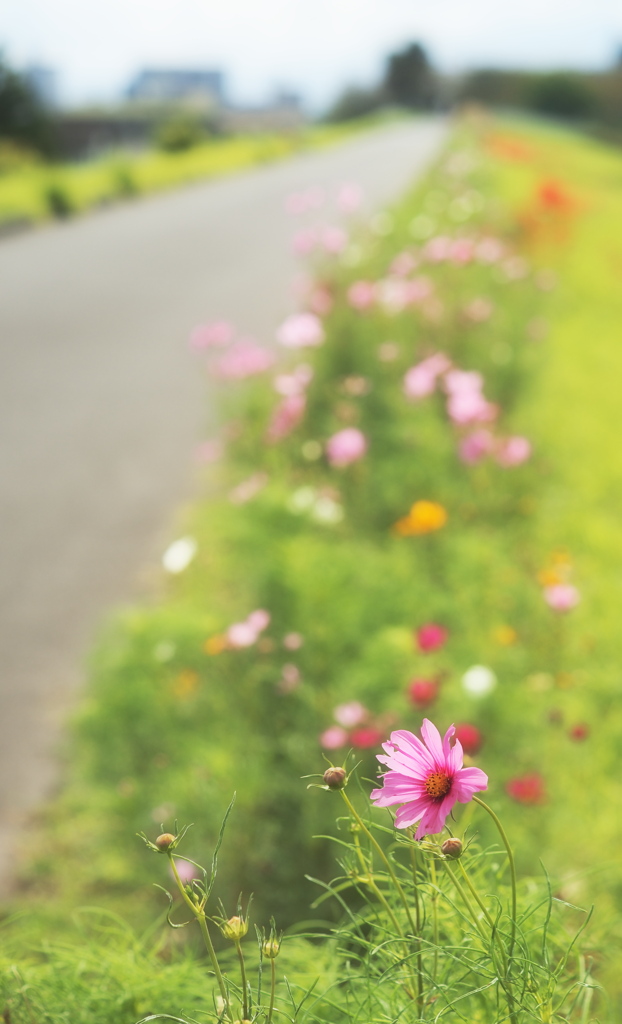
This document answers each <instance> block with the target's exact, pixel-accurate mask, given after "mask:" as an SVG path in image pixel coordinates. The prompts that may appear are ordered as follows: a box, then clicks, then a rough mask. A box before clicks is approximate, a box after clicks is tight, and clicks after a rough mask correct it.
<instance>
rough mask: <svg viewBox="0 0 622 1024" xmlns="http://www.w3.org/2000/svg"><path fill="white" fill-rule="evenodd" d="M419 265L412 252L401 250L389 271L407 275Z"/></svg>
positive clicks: (397, 274)
mask: <svg viewBox="0 0 622 1024" xmlns="http://www.w3.org/2000/svg"><path fill="white" fill-rule="evenodd" d="M416 266H417V261H416V259H415V257H414V256H413V254H412V253H411V252H407V251H406V252H400V253H398V255H397V256H396V257H395V259H394V260H393V262H392V264H391V266H390V267H389V273H390V274H394V275H395V276H396V277H407V276H408V274H410V273H412V271H413V270H414V269H415V267H416Z"/></svg>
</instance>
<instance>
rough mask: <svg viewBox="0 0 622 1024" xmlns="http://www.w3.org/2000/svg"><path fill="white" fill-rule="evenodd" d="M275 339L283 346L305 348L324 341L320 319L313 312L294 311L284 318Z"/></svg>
mask: <svg viewBox="0 0 622 1024" xmlns="http://www.w3.org/2000/svg"><path fill="white" fill-rule="evenodd" d="M277 339H278V341H280V343H281V345H284V346H285V348H307V347H309V346H312V345H321V344H322V342H323V341H324V328H323V326H322V321H321V320H320V318H319V317H317V316H316V315H315V313H294V314H293V315H292V316H288V317H287V320H284V321H283V323H282V324H281V326H280V327H279V330H278V331H277Z"/></svg>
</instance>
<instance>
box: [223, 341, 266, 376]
mask: <svg viewBox="0 0 622 1024" xmlns="http://www.w3.org/2000/svg"><path fill="white" fill-rule="evenodd" d="M273 362H274V356H273V355H272V353H271V352H268V350H267V349H265V348H261V346H260V345H258V344H257V343H256V342H255V341H253V339H252V338H243V339H242V340H240V341H236V343H235V345H232V346H231V348H230V349H229V351H228V352H226V353H225V354H224V355H223V356H221V357H220V359H219V360H218V362H217V363H216V373H217V374H218V376H219V377H224V378H225V380H242V379H243V378H244V377H252V376H254V374H256V373H263V372H264V370H268V369H270V367H271V366H272V364H273Z"/></svg>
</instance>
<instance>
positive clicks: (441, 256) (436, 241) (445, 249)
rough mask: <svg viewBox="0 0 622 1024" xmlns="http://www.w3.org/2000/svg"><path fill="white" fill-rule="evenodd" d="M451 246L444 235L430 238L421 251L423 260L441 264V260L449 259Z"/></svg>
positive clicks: (450, 242) (449, 239) (450, 241)
mask: <svg viewBox="0 0 622 1024" xmlns="http://www.w3.org/2000/svg"><path fill="white" fill-rule="evenodd" d="M451 244H452V240H451V238H446V237H445V235H436V237H435V238H430V240H429V241H428V242H426V244H425V246H424V249H423V255H424V258H425V259H426V260H429V261H430V263H442V261H443V260H446V259H448V258H449V254H450V252H451Z"/></svg>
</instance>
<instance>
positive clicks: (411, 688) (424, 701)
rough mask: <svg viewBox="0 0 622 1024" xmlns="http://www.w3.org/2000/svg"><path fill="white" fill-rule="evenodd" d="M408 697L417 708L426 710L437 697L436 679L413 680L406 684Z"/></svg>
mask: <svg viewBox="0 0 622 1024" xmlns="http://www.w3.org/2000/svg"><path fill="white" fill-rule="evenodd" d="M408 695H409V697H410V699H411V701H412V703H413V704H414V705H415V707H417V708H427V706H428V705H429V704H433V703H434V701H435V700H436V699H437V697H438V681H437V680H436V679H413V680H412V681H411V682H410V683H409V684H408Z"/></svg>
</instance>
